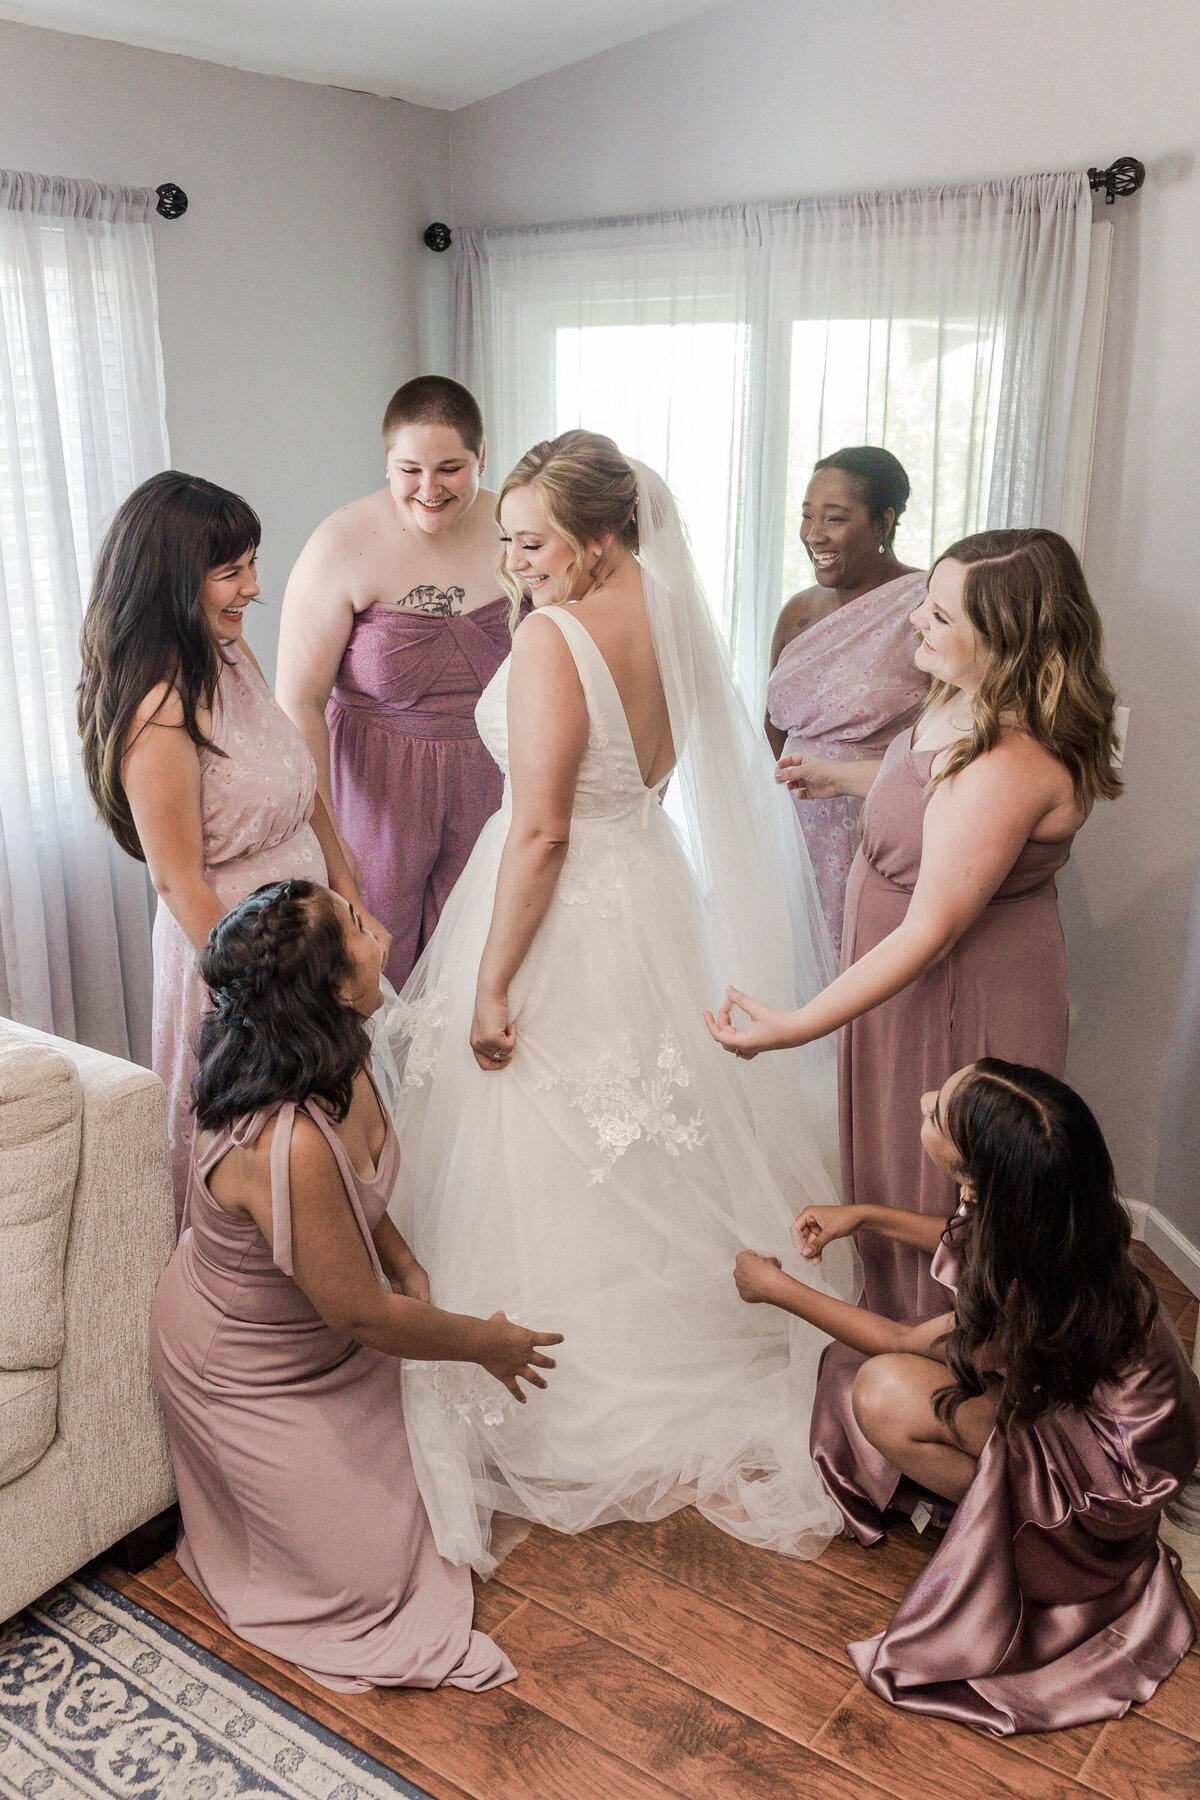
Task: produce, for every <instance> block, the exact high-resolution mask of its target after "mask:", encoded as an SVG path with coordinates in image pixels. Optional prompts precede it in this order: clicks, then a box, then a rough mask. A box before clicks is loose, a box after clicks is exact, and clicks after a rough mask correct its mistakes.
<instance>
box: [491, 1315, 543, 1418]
mask: <svg viewBox="0 0 1200 1800" xmlns="http://www.w3.org/2000/svg"><path fill="white" fill-rule="evenodd" d="M487 1326H488V1329H487V1341H486V1348H485V1350H484V1353H483V1355H482V1356H481V1357H480V1358H479V1366H480V1368H483V1369H486V1370H487V1372H488V1374H489V1375H494V1376H495V1378H496V1380H497V1381H502V1382H503V1383H504V1385H505V1387H506V1388H507V1389H508V1391H509V1393H510V1394H512V1395H513V1396H514V1397H515V1398H516V1399H517V1400H520V1401H521V1402H522V1403H524V1400H525V1395H524V1393H523V1392H522V1390H521V1388H520V1387H519V1386H518V1383H519V1382H521V1381H527V1382H528V1383H529V1384H530V1386H531V1387H539V1388H544V1387H545V1385H546V1378H545V1376H544V1375H539V1374H538V1370H539V1369H552V1368H554V1366H555V1363H554V1358H553V1357H552V1356H543V1355H542V1353H541V1350H540V1349H539V1348H538V1346H539V1345H545V1344H561V1343H562V1341H563V1340H562V1332H561V1331H528V1330H526V1328H525V1326H524V1325H514V1324H513V1322H512V1320H511V1319H510V1318H509V1317H508V1314H507V1313H503V1312H494V1313H493V1314H492V1316H491V1318H490V1319H489V1320H488V1322H487Z"/></svg>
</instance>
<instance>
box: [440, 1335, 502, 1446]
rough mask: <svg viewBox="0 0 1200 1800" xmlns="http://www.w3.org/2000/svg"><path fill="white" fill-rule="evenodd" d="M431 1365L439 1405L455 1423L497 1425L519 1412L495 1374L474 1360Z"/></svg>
mask: <svg viewBox="0 0 1200 1800" xmlns="http://www.w3.org/2000/svg"><path fill="white" fill-rule="evenodd" d="M514 1323H519V1321H517V1320H516V1319H514ZM429 1367H430V1370H431V1371H432V1376H433V1391H434V1393H435V1395H436V1396H437V1400H438V1404H439V1405H440V1407H441V1409H442V1411H443V1413H444V1414H445V1416H446V1418H447V1419H449V1420H451V1421H452V1422H454V1423H457V1424H459V1425H473V1424H480V1425H491V1426H493V1427H494V1426H496V1425H503V1423H504V1421H505V1419H506V1418H507V1417H508V1415H509V1414H510V1413H512V1412H515V1411H516V1408H517V1402H516V1401H515V1400H514V1399H513V1398H512V1397H511V1396H510V1395H509V1394H508V1393H507V1392H506V1390H505V1389H504V1388H503V1387H502V1386H501V1384H500V1383H499V1382H498V1381H497V1380H496V1379H495V1377H494V1376H491V1375H489V1374H488V1373H487V1372H486V1370H484V1369H479V1368H476V1367H475V1365H474V1364H473V1363H462V1362H436V1363H431V1364H430V1365H429Z"/></svg>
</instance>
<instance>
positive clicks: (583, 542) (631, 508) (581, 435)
mask: <svg viewBox="0 0 1200 1800" xmlns="http://www.w3.org/2000/svg"><path fill="white" fill-rule="evenodd" d="M524 487H531V488H533V489H534V491H535V492H536V494H537V496H538V499H539V500H540V501H541V504H542V510H543V511H544V512H545V514H546V517H547V518H548V519H549V521H550V523H551V525H553V527H554V529H555V531H557V532H558V533H559V535H560V536H561V537H564V538H565V539H566V540H567V543H568V544H570V546H571V548H572V550H573V551H574V552H575V561H574V564H573V565H572V569H571V573H570V578H569V582H568V596H567V597H568V599H571V600H578V599H581V598H582V596H583V595H584V594H585V593H586V592H587V590H588V589H589V588H591V587H594V586H595V585H596V583H597V582H598V581H602V580H603V579H604V575H605V572H606V565H607V564H608V563H609V561H610V559H611V558H612V555H613V551H614V550H619V549H625V550H630V551H632V552H633V554H634V555H635V556H636V554H637V548H638V529H637V478H636V476H635V475H634V472H633V470H632V469H631V468H630V466H629V464H628V462H627V461H626V459H625V458H624V457H623V456H622V455H621V452H620V451H619V450H618V449H617V446H616V445H615V444H614V443H613V440H612V439H611V438H609V437H603V436H602V435H601V434H600V432H598V431H582V430H576V431H564V432H563V433H562V435H561V436H560V437H556V438H554V439H544V440H543V441H542V443H540V444H535V445H534V446H533V449H532V450H527V451H526V452H525V455H524V456H523V457H522V458H521V460H520V462H519V463H517V465H516V467H515V468H513V469H512V470H511V471H510V473H509V474H508V475H507V476H506V477H505V479H504V484H503V486H502V487H501V489H500V492H499V493H498V494H497V495H496V520H497V523H499V521H500V508H501V507H502V506H503V504H504V497H505V495H506V494H511V493H512V491H513V489H514V488H524ZM610 532H611V533H612V548H611V549H609V550H607V551H606V552H605V553H604V555H603V556H602V557H601V558H600V560H599V562H596V561H595V560H594V559H589V556H588V545H589V543H591V544H594V543H595V542H596V541H597V539H599V538H603V537H605V536H606V535H607V534H608V533H610ZM497 574H498V575H499V578H500V582H501V585H502V586H503V588H504V591H505V593H506V594H507V595H508V597H509V599H510V600H511V601H512V611H511V612H510V614H509V620H508V623H509V630H510V631H512V630H515V628H516V624H517V620H518V618H519V617H520V614H521V604H522V600H523V598H524V596H523V595H522V592H521V584H520V583H519V582H518V581H517V580H515V578H514V577H513V576H512V575H511V574H510V573H509V569H508V562H507V559H506V558H505V557H504V556H501V558H500V566H499V569H498V570H497Z"/></svg>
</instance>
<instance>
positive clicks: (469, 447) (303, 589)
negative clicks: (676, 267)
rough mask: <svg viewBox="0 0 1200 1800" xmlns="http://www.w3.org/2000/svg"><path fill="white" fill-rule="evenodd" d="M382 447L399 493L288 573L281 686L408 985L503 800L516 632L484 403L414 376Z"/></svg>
mask: <svg viewBox="0 0 1200 1800" xmlns="http://www.w3.org/2000/svg"><path fill="white" fill-rule="evenodd" d="M383 444H384V454H385V458H386V467H385V473H386V476H387V485H386V486H385V487H383V488H380V489H377V490H376V492H374V493H372V494H367V495H366V496H365V497H364V498H363V499H361V500H354V501H352V502H351V503H350V505H349V506H343V507H342V508H340V510H339V511H338V512H336V513H334V514H333V515H332V517H331V518H328V519H326V520H325V521H324V523H323V524H321V525H319V526H318V527H317V529H316V531H315V532H314V533H313V535H312V537H311V538H310V539H309V541H308V543H307V544H306V545H305V547H304V549H303V551H302V552H301V554H300V557H299V559H298V561H297V563H296V566H295V568H294V569H293V570H292V573H291V577H290V579H289V581H288V586H287V593H286V594H285V596H284V602H283V617H282V620H281V622H280V630H279V672H278V682H277V686H278V692H279V699H280V703H281V704H282V705H283V707H284V708H285V709H286V711H287V712H288V714H289V715H290V716H291V718H292V719H294V720H295V722H296V724H297V726H298V727H299V728H300V730H301V731H302V732H303V734H304V737H305V741H306V742H307V744H308V746H309V749H310V750H311V751H312V754H313V757H314V759H315V761H316V765H317V785H318V791H319V793H320V794H321V797H322V799H323V800H324V802H325V805H326V808H327V809H328V811H329V812H330V815H331V816H332V818H333V819H334V820H335V822H336V825H337V829H338V832H339V833H340V836H341V841H342V846H343V849H344V851H345V853H346V857H347V860H348V862H349V864H350V867H351V868H352V869H354V870H355V872H356V873H357V875H358V877H359V879H360V881H361V885H362V890H363V893H364V894H365V896H366V899H367V902H368V904H369V905H370V907H371V908H372V910H373V911H374V912H376V913H377V914H378V915H379V917H380V918H381V919H382V920H383V922H384V924H385V925H386V926H387V928H388V930H389V931H390V932H391V935H392V948H391V954H390V955H389V958H388V963H387V970H386V973H387V977H388V980H389V981H390V982H391V983H392V985H393V986H394V987H396V988H401V987H403V985H404V983H405V981H406V980H407V979H408V976H409V974H410V973H411V970H412V967H413V964H414V963H415V962H416V960H417V957H418V956H419V955H420V953H421V951H422V949H423V948H424V946H425V944H426V943H427V942H428V940H429V938H430V937H431V936H432V934H433V928H434V926H435V925H436V924H437V921H438V915H439V914H440V912H441V910H442V907H443V905H444V904H445V901H446V897H447V895H448V894H449V892H450V890H451V888H452V887H453V886H454V883H455V882H456V881H457V880H458V877H459V875H460V874H461V873H462V871H463V869H464V867H465V866H466V862H467V858H468V857H469V856H470V854H471V851H472V850H473V848H474V846H475V840H476V838H477V837H478V836H479V833H480V831H481V830H482V829H483V826H484V825H485V824H486V822H487V820H488V819H489V818H490V817H491V815H492V814H493V813H494V812H495V811H496V808H497V807H498V806H499V804H500V796H501V792H502V788H503V783H502V779H501V775H500V771H499V770H498V769H497V767H496V765H495V763H494V762H493V761H492V758H491V757H490V756H489V755H488V753H487V751H486V750H485V749H484V748H483V745H482V744H481V743H480V741H479V734H478V732H477V731H476V729H475V703H476V701H477V700H478V699H479V696H480V694H481V693H482V692H483V690H484V688H485V687H486V686H487V684H488V682H489V681H490V680H491V679H492V676H493V675H494V674H495V673H496V670H497V669H498V668H499V667H500V664H501V663H502V662H503V661H504V659H505V657H506V656H507V655H508V652H509V649H510V645H511V639H510V635H509V628H508V610H509V604H508V601H507V600H504V599H501V598H499V597H498V593H497V589H498V580H497V574H496V569H497V565H498V563H499V559H500V532H499V527H498V526H497V524H496V521H495V518H494V517H493V515H492V504H493V502H494V500H495V495H494V494H490V493H488V492H487V491H486V490H484V489H482V488H481V487H480V485H479V478H480V475H481V474H482V473H483V467H484V461H485V456H486V447H485V445H484V441H483V419H482V417H481V416H480V412H479V407H478V406H477V404H476V402H475V400H474V398H473V396H472V395H471V394H469V393H468V392H467V390H466V388H464V387H461V386H460V385H459V383H458V382H456V381H450V380H448V379H447V378H445V377H444V376H441V375H421V376H418V377H417V379H416V380H415V381H410V382H407V383H406V384H405V385H404V387H402V388H400V389H399V390H398V392H397V393H395V394H394V395H393V396H392V399H391V401H390V402H389V404H388V407H387V411H386V412H385V414H384V419H383Z"/></svg>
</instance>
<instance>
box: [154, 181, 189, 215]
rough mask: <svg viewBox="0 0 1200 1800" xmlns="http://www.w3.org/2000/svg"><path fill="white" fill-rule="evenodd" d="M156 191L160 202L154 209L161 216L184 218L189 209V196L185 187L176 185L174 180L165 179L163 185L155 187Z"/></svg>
mask: <svg viewBox="0 0 1200 1800" xmlns="http://www.w3.org/2000/svg"><path fill="white" fill-rule="evenodd" d="M154 191H155V193H156V194H157V195H158V204H157V205H156V207H155V208H154V210H155V212H156V213H158V215H159V217H160V218H163V219H182V217H183V215H184V213H185V212H186V211H187V209H188V197H187V195H186V194H185V193H184V191H183V189H182V188H181V187H176V185H175V183H174V182H173V181H164V182H163V184H162V186H161V187H159V188H155V190H154Z"/></svg>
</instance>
